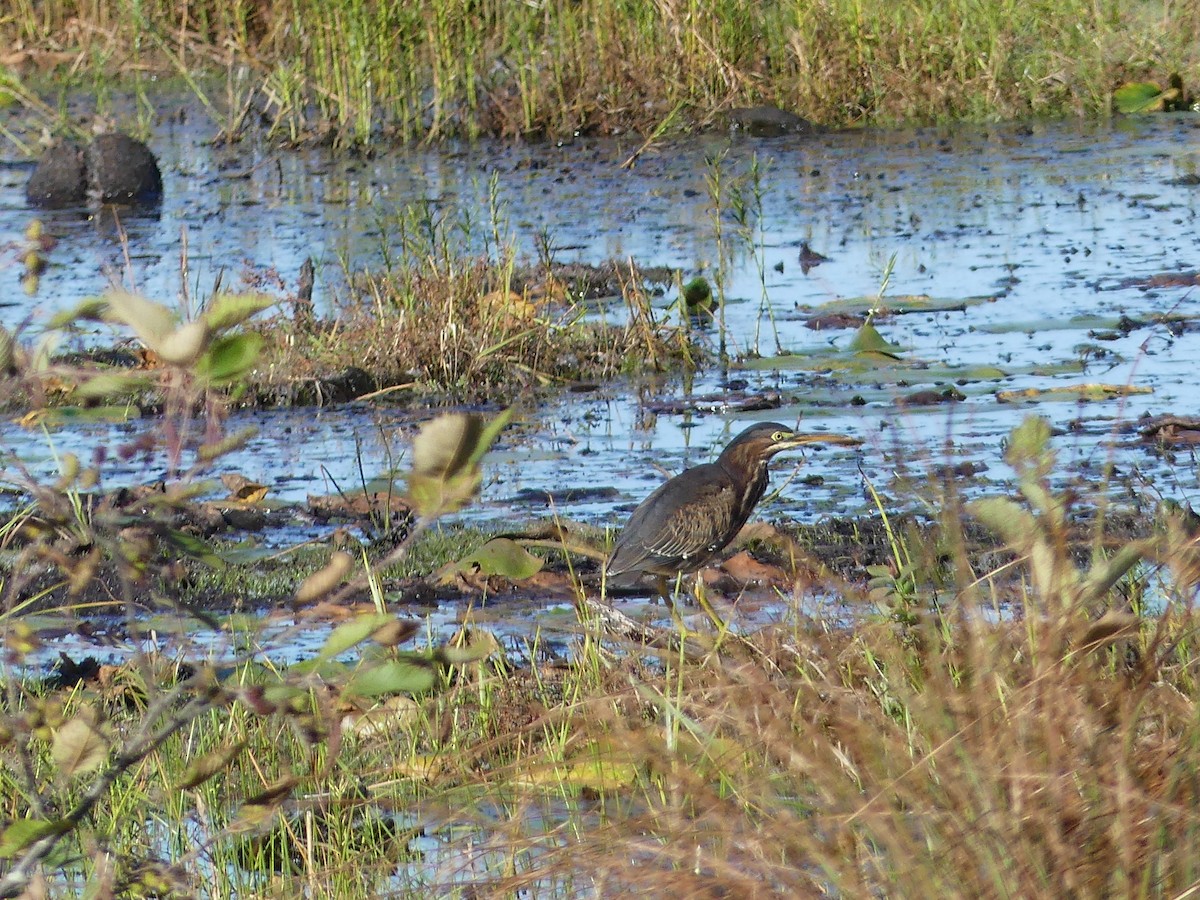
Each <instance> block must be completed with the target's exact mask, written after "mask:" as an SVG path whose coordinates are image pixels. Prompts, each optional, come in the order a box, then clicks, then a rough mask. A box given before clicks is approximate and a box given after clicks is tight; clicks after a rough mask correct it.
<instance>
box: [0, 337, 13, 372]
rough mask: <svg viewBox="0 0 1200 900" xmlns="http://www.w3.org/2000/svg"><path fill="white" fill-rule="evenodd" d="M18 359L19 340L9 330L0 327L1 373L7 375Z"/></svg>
mask: <svg viewBox="0 0 1200 900" xmlns="http://www.w3.org/2000/svg"><path fill="white" fill-rule="evenodd" d="M16 360H17V342H16V340H14V339H13V336H12V335H11V334H9V332H8V331H7V330H6V329H4V328H0V375H5V374H7V373H8V370H9V369H11V368H12V367H13V363H15V362H16Z"/></svg>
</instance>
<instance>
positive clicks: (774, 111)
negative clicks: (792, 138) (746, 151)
mask: <svg viewBox="0 0 1200 900" xmlns="http://www.w3.org/2000/svg"><path fill="white" fill-rule="evenodd" d="M729 125H730V127H731V128H737V129H741V130H742V131H744V132H746V134H750V135H753V136H754V137H777V136H778V135H781V134H821V133H822V132H824V130H825V129H824V128H822V127H821V126H820V125H817V124H816V123H815V122H810V121H809V120H808V119H805V118H803V117H802V116H798V115H796V114H795V113H790V112H788V111H787V110H785V109H779V108H778V107H775V106H743V107H738V108H737V109H731V110H730V111H729Z"/></svg>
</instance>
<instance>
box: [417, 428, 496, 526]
mask: <svg viewBox="0 0 1200 900" xmlns="http://www.w3.org/2000/svg"><path fill="white" fill-rule="evenodd" d="M512 415H513V411H512V409H506V410H504V411H503V412H502V413H500V414H499V415H497V416H495V417H494V418H493V419H492V420H491V421H490V422H488V423H486V424H485V423H484V421H483V419H481V418H480V417H479V416H477V415H474V414H472V413H449V414H447V415H442V416H438V417H437V418H436V419H434V420H433V421H431V422H428V423H426V425H425V426H424V427H423V428H422V429H421V431H420V432H419V433H418V434H417V436H416V438H415V439H414V440H413V447H412V473H411V474H410V475H409V478H408V499H409V502H410V504H411V505H412V508H413V509H414V510H415V511H416V512H417V514H418V515H420V516H424V517H432V516H436V515H440V514H442V513H447V512H454V511H455V510H457V509H459V508H461V507H462V506H463V504H465V503H466V502H467V501H468V500H470V499H471V497H473V496H474V495H475V492H476V491H477V490H478V489H479V482H480V480H481V479H482V473H481V472H480V470H479V463H480V461H481V460H482V459H483V455H484V454H485V453H486V452H487V451H488V449H489V448H490V447H491V445H492V444H493V443H494V442H495V440H496V438H497V436H499V434H500V431H501V430H502V429H503V428H504V426H505V425H507V424H508V422H509V420H510V419H511V418H512Z"/></svg>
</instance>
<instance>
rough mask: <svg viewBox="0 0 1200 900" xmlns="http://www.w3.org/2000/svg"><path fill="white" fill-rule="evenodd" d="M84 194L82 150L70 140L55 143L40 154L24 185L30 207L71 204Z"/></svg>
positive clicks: (78, 201)
mask: <svg viewBox="0 0 1200 900" xmlns="http://www.w3.org/2000/svg"><path fill="white" fill-rule="evenodd" d="M86 195H87V173H86V171H85V169H84V161H83V151H82V150H80V149H79V147H78V146H77V145H76V144H72V143H70V142H63V143H61V144H55V145H54V146H53V147H51V148H50V149H49V150H47V151H46V152H45V153H43V154H42V158H41V159H40V160H38V164H37V168H36V169H34V170H33V175H31V176H30V177H29V183H28V184H27V185H25V199H26V200H27V201H28V202H29V203H30V205H32V206H44V207H48V208H56V207H60V206H73V205H75V204H78V203H82V202H83V201H84V198H85V197H86Z"/></svg>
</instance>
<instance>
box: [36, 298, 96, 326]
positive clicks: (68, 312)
mask: <svg viewBox="0 0 1200 900" xmlns="http://www.w3.org/2000/svg"><path fill="white" fill-rule="evenodd" d="M108 309H109V306H108V301H107V300H105V299H104V298H103V297H89V298H88V299H86V300H83V301H81V302H79V303H78V304H76V306H75V308H74V309H64V310H63V311H62V312H60V313H57V314H55V315H54V316H51V318H50V322H49V327H50V328H65V327H66V326H68V325H71V324H73V323H75V322H80V321H81V322H103V321H105V314H106V313H107V312H108Z"/></svg>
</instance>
